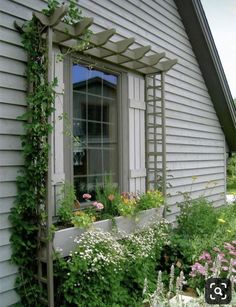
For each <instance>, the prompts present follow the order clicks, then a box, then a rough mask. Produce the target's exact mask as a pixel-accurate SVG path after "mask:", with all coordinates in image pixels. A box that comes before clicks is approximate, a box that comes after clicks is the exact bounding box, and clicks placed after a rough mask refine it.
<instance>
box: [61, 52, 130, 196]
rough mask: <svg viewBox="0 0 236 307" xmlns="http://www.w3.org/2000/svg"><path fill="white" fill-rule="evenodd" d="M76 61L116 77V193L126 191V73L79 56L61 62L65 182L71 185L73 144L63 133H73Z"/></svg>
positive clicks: (117, 68)
mask: <svg viewBox="0 0 236 307" xmlns="http://www.w3.org/2000/svg"><path fill="white" fill-rule="evenodd" d="M75 62H77V63H78V64H81V65H85V66H86V65H87V66H91V65H92V66H93V67H94V68H95V69H98V70H101V71H104V72H107V73H111V74H114V75H116V76H117V78H118V83H117V111H118V114H117V134H118V136H117V137H118V161H117V163H118V187H119V190H120V191H121V192H122V191H128V190H129V140H128V137H129V130H128V129H129V122H128V112H129V105H128V72H127V71H124V69H121V68H120V67H118V66H116V65H112V64H108V63H106V62H101V61H97V60H96V61H94V60H92V59H91V58H90V57H89V58H88V57H84V56H81V55H73V56H67V57H65V59H64V69H63V70H64V73H63V79H64V89H65V90H64V105H63V112H64V114H67V115H68V119H69V121H68V120H64V123H63V124H64V127H63V130H64V135H63V143H64V170H65V181H66V182H70V183H72V184H73V183H74V177H73V144H72V138H71V136H68V135H67V133H65V131H68V130H70V131H73V130H72V125H73V84H72V69H71V68H72V65H73V63H75Z"/></svg>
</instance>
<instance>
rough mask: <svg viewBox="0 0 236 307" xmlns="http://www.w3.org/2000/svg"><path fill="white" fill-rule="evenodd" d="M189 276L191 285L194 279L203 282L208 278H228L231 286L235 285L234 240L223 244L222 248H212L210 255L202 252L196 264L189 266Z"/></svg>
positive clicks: (235, 248) (235, 241)
mask: <svg viewBox="0 0 236 307" xmlns="http://www.w3.org/2000/svg"><path fill="white" fill-rule="evenodd" d="M190 276H191V277H192V282H191V283H192V284H195V281H196V280H195V279H198V283H199V278H200V280H202V283H203V282H204V280H206V279H208V278H210V277H221V278H222V277H226V278H230V280H231V282H232V284H236V240H234V241H232V242H230V243H228V242H225V243H224V248H223V249H219V248H218V247H214V248H213V251H212V252H211V254H210V253H209V252H207V251H204V252H203V253H202V254H201V255H200V256H199V259H198V261H197V262H195V263H194V264H193V265H192V266H191V272H190Z"/></svg>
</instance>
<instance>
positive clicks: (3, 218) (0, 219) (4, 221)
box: [0, 213, 11, 229]
mask: <svg viewBox="0 0 236 307" xmlns="http://www.w3.org/2000/svg"><path fill="white" fill-rule="evenodd" d="M10 227H11V224H10V221H9V213H1V214H0V229H5V228H10Z"/></svg>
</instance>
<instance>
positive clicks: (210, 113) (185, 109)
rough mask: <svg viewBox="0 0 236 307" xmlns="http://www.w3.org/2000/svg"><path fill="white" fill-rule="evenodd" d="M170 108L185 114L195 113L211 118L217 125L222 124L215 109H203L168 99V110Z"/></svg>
mask: <svg viewBox="0 0 236 307" xmlns="http://www.w3.org/2000/svg"><path fill="white" fill-rule="evenodd" d="M169 110H171V111H176V112H179V113H184V114H191V115H194V116H197V117H200V118H206V119H209V120H213V121H214V123H215V124H216V125H217V126H219V125H220V124H219V120H218V118H217V115H216V113H215V110H214V109H211V110H203V109H202V108H200V107H199V106H198V107H196V106H189V105H186V104H183V103H178V102H173V101H170V100H167V101H166V112H168V111H169Z"/></svg>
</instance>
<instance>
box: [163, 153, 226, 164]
mask: <svg viewBox="0 0 236 307" xmlns="http://www.w3.org/2000/svg"><path fill="white" fill-rule="evenodd" d="M223 159H224V154H209V153H208V154H205V153H203V154H199V153H198V154H196V153H181V152H180V153H173V154H168V153H167V163H168V162H174V161H176V163H178V162H179V161H214V160H216V161H219V160H223Z"/></svg>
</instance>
